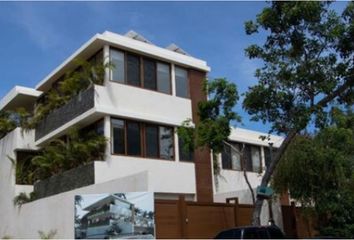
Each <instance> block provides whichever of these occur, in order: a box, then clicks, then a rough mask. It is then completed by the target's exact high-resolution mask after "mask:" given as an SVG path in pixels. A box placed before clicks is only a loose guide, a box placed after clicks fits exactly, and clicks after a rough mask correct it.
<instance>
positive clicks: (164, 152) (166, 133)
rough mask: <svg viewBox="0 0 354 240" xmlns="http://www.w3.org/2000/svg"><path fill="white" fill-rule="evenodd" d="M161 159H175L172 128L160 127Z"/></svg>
mask: <svg viewBox="0 0 354 240" xmlns="http://www.w3.org/2000/svg"><path fill="white" fill-rule="evenodd" d="M159 140H160V158H162V159H168V160H170V159H173V131H172V128H170V127H159Z"/></svg>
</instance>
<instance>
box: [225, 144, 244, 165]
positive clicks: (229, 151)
mask: <svg viewBox="0 0 354 240" xmlns="http://www.w3.org/2000/svg"><path fill="white" fill-rule="evenodd" d="M230 144H231V145H232V146H233V147H234V148H235V149H236V150H238V151H239V150H240V144H238V143H230ZM235 149H233V148H231V146H229V145H226V144H224V150H223V151H222V153H221V160H222V168H223V169H232V170H241V156H240V154H239V152H238V151H236V150H235Z"/></svg>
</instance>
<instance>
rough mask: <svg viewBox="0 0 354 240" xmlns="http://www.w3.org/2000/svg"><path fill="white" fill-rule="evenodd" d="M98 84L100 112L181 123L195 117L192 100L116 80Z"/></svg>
mask: <svg viewBox="0 0 354 240" xmlns="http://www.w3.org/2000/svg"><path fill="white" fill-rule="evenodd" d="M105 84H106V85H105V86H95V94H96V95H95V108H96V111H98V112H101V113H104V114H107V115H112V116H122V117H127V118H133V119H142V120H145V121H152V122H158V123H164V124H170V125H180V124H181V123H182V122H183V121H185V120H186V119H188V118H192V105H191V100H190V99H186V98H180V97H176V96H172V95H168V94H164V93H159V92H156V91H151V90H146V89H143V88H139V87H133V86H128V85H125V84H120V83H116V82H112V81H108V82H106V83H105Z"/></svg>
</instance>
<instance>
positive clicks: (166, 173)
mask: <svg viewBox="0 0 354 240" xmlns="http://www.w3.org/2000/svg"><path fill="white" fill-rule="evenodd" d="M140 171H147V172H148V174H149V189H151V190H152V191H154V192H160V193H163V192H165V193H187V194H195V192H196V186H195V169H194V164H193V163H185V162H176V161H169V160H158V159H146V158H136V157H128V156H117V155H110V156H108V157H107V159H106V161H104V162H95V182H96V183H101V182H105V181H108V180H111V179H115V178H117V177H124V176H128V175H131V174H135V173H137V172H140Z"/></svg>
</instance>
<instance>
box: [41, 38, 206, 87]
mask: <svg viewBox="0 0 354 240" xmlns="http://www.w3.org/2000/svg"><path fill="white" fill-rule="evenodd" d="M104 45H109V46H112V47H117V48H120V49H123V50H127V51H131V52H135V53H138V54H142V55H145V56H149V57H152V58H156V59H159V60H162V61H168V62H172V63H175V64H178V65H181V66H184V67H189V68H194V69H197V70H201V71H204V72H209V71H210V67H209V66H208V65H207V63H206V62H205V61H203V60H200V59H197V58H194V57H191V56H187V55H183V54H180V53H177V52H174V51H171V50H168V49H165V48H161V47H158V46H155V45H152V44H149V43H145V42H141V41H137V40H135V39H131V38H129V37H127V36H123V35H119V34H116V33H112V32H108V31H106V32H104V33H102V34H96V35H95V36H93V37H92V38H91V39H90V40H89V41H87V42H86V43H85V44H83V45H82V46H81V47H80V48H79V49H78V50H76V51H75V52H74V53H73V54H72V55H71V56H70V57H69V58H67V59H66V60H65V61H64V62H63V63H62V64H61V65H59V66H58V67H57V68H56V69H54V70H53V71H52V72H51V73H50V74H49V75H48V76H47V77H45V78H44V79H43V80H42V81H41V82H40V83H39V84H38V85H37V86H36V89H37V90H40V91H47V90H48V89H50V88H51V86H52V84H53V83H54V82H55V81H57V79H58V78H59V77H60V76H62V75H63V74H64V73H66V72H67V71H70V70H73V69H74V68H75V67H76V66H75V64H73V61H74V60H75V59H87V58H88V57H90V56H92V55H93V54H94V53H96V52H97V51H98V50H100V49H102V48H103V46H104Z"/></svg>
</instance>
